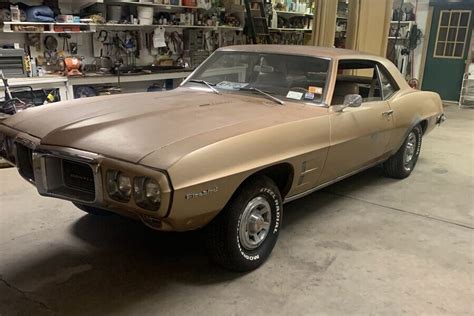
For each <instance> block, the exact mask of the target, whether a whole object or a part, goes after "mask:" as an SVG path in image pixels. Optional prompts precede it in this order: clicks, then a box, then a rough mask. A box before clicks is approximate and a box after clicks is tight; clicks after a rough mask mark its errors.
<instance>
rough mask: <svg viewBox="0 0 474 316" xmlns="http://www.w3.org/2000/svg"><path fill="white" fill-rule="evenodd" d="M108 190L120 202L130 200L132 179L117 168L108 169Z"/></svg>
mask: <svg viewBox="0 0 474 316" xmlns="http://www.w3.org/2000/svg"><path fill="white" fill-rule="evenodd" d="M107 192H108V194H109V196H110V197H111V198H113V199H114V200H117V201H120V202H128V201H130V197H131V196H132V179H131V178H130V177H129V176H127V175H126V174H124V173H122V172H119V171H116V170H109V171H107Z"/></svg>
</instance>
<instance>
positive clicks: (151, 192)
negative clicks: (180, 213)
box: [133, 177, 161, 211]
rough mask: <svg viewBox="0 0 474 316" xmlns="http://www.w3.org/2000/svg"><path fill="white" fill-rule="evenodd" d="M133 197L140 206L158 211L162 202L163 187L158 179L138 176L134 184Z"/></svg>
mask: <svg viewBox="0 0 474 316" xmlns="http://www.w3.org/2000/svg"><path fill="white" fill-rule="evenodd" d="M133 197H134V199H135V203H137V205H138V206H140V207H143V208H146V209H148V210H150V211H156V210H158V209H159V208H160V204H161V189H160V185H159V184H158V181H156V180H155V179H152V178H148V177H137V178H135V179H134V184H133Z"/></svg>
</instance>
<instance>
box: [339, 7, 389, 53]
mask: <svg viewBox="0 0 474 316" xmlns="http://www.w3.org/2000/svg"><path fill="white" fill-rule="evenodd" d="M392 3H393V0H386V1H380V0H350V1H349V19H348V21H347V41H346V47H347V48H350V49H354V50H358V51H361V52H365V53H370V54H375V55H379V56H384V57H385V52H386V50H387V43H388V31H389V27H390V20H391V17H392Z"/></svg>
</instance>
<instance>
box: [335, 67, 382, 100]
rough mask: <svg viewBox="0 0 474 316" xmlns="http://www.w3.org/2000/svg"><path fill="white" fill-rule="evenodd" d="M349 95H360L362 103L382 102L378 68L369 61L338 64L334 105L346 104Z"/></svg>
mask: <svg viewBox="0 0 474 316" xmlns="http://www.w3.org/2000/svg"><path fill="white" fill-rule="evenodd" d="M348 94H359V95H361V96H362V102H373V101H381V100H382V92H381V89H380V81H379V78H378V71H377V66H376V64H375V63H374V62H371V61H367V60H341V61H339V64H338V71H337V79H336V86H335V88H334V93H333V97H332V102H331V104H332V105H339V104H343V103H344V98H345V96H346V95H348Z"/></svg>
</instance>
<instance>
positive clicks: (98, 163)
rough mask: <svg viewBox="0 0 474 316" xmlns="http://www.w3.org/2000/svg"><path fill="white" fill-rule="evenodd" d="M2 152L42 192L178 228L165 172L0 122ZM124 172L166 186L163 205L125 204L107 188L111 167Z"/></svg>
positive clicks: (150, 223) (156, 225) (158, 226)
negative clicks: (45, 141) (172, 221)
mask: <svg viewBox="0 0 474 316" xmlns="http://www.w3.org/2000/svg"><path fill="white" fill-rule="evenodd" d="M0 156H2V157H3V158H4V159H6V160H7V161H8V162H9V163H11V164H12V165H14V166H16V167H17V169H18V171H19V173H20V175H21V176H22V177H23V178H24V179H25V180H27V181H28V182H30V183H31V184H33V185H34V186H35V187H36V188H37V190H38V193H39V194H41V195H43V196H49V197H54V198H59V199H63V200H68V201H72V202H76V203H80V204H85V205H90V206H94V207H98V208H102V209H105V210H109V211H112V212H115V213H119V214H121V215H126V216H130V217H133V218H139V219H141V220H142V221H143V222H144V223H145V224H146V225H147V226H150V227H152V228H154V229H160V230H173V228H172V227H171V226H170V225H169V224H167V222H166V217H167V216H168V215H169V211H170V207H171V198H172V189H171V185H170V182H169V181H168V178H167V176H166V174H165V173H164V172H163V171H161V170H156V169H152V168H149V167H144V166H141V165H137V164H133V163H130V162H125V161H121V160H118V159H113V158H109V157H105V156H102V155H100V154H96V153H91V152H87V151H82V150H77V149H72V148H64V147H58V146H47V145H41V144H40V140H39V139H38V138H35V137H32V136H31V135H28V134H25V133H21V132H18V131H16V130H13V129H11V128H8V127H6V126H4V125H0ZM112 169H113V170H120V171H123V172H126V173H127V175H129V176H130V177H136V176H137V177H138V176H147V177H151V178H154V179H156V180H157V181H158V183H159V184H160V187H161V193H162V195H161V206H160V208H159V209H158V210H156V211H149V210H146V209H143V208H141V207H140V206H138V205H137V204H135V202H134V199H133V198H131V199H130V201H128V202H119V201H116V200H114V199H112V198H110V197H109V195H108V194H107V192H105V190H104V188H105V185H104V184H105V183H106V176H105V174H106V171H107V170H112Z"/></svg>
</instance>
